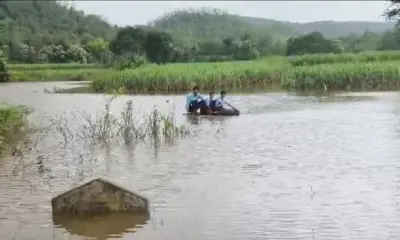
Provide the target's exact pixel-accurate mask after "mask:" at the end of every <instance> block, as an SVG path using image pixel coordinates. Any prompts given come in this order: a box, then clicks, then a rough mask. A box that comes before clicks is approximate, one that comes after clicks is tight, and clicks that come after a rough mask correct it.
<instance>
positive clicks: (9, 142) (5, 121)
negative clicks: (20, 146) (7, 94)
mask: <svg viewBox="0 0 400 240" xmlns="http://www.w3.org/2000/svg"><path fill="white" fill-rule="evenodd" d="M29 113H30V111H29V109H27V108H26V107H23V106H11V105H6V104H1V105H0V154H1V153H3V152H4V151H5V150H7V149H9V148H10V147H12V146H13V145H14V144H15V143H17V142H18V140H20V139H21V137H22V135H23V132H24V130H25V127H26V126H27V115H28V114H29Z"/></svg>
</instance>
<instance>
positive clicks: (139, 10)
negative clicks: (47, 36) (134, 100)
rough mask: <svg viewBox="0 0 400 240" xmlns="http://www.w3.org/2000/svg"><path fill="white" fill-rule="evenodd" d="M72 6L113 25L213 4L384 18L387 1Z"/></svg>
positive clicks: (313, 16)
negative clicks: (104, 19) (102, 18)
mask: <svg viewBox="0 0 400 240" xmlns="http://www.w3.org/2000/svg"><path fill="white" fill-rule="evenodd" d="M74 4H75V7H76V8H78V9H81V10H83V11H85V12H86V13H90V14H98V15H101V16H103V17H105V18H106V19H107V20H108V21H110V22H111V23H113V24H117V25H135V24H145V23H147V22H148V21H150V20H153V19H155V18H157V17H159V16H161V15H162V14H163V13H165V12H170V11H173V10H175V9H182V8H188V7H193V8H198V7H213V8H219V9H223V10H226V11H228V12H229V13H233V14H239V15H243V16H252V17H262V18H270V19H275V20H280V21H290V22H311V21H322V20H333V21H385V18H384V17H383V16H382V14H383V12H384V10H385V9H386V6H387V5H388V3H387V1H75V2H74Z"/></svg>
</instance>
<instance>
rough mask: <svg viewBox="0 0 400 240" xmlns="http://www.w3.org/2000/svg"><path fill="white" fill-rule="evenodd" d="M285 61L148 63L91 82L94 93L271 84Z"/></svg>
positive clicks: (108, 74)
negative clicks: (197, 86)
mask: <svg viewBox="0 0 400 240" xmlns="http://www.w3.org/2000/svg"><path fill="white" fill-rule="evenodd" d="M287 67H289V65H288V64H286V63H284V62H282V61H279V62H272V61H271V62H268V61H246V62H223V63H193V64H168V65H164V66H155V65H149V66H145V67H142V68H138V69H135V70H124V71H112V72H108V73H106V74H105V75H104V76H102V78H100V79H95V80H94V81H93V82H92V88H93V90H94V91H95V92H104V91H107V90H109V89H120V88H123V89H125V90H127V91H129V92H181V91H187V90H188V89H191V88H192V87H193V86H194V85H199V86H200V87H202V88H227V89H228V88H229V89H232V88H242V87H248V86H259V85H266V84H269V83H272V82H273V81H274V80H277V79H280V77H279V76H280V74H282V71H285V68H287Z"/></svg>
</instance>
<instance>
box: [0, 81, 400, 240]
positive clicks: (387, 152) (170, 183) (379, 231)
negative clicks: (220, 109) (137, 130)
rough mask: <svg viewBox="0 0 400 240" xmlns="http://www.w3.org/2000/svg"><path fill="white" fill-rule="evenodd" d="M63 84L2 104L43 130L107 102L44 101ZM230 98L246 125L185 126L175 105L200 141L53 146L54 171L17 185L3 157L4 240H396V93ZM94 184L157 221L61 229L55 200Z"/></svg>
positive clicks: (119, 218) (145, 105)
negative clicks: (138, 203) (124, 192)
mask: <svg viewBox="0 0 400 240" xmlns="http://www.w3.org/2000/svg"><path fill="white" fill-rule="evenodd" d="M56 85H57V86H58V87H62V85H61V84H59V83H57V84H56V83H45V84H43V83H40V84H39V83H23V84H2V85H0V101H5V102H8V103H15V104H25V105H28V106H30V107H32V108H34V109H35V112H34V114H33V115H32V121H35V122H36V123H40V122H41V120H42V119H43V117H45V116H52V115H56V114H62V113H63V114H65V115H67V116H68V115H71V114H69V113H71V112H76V111H85V112H87V113H92V114H95V113H96V111H97V109H98V108H99V107H102V103H103V102H104V96H103V95H99V94H97V95H94V94H93V95H90V94H50V93H44V89H45V88H48V89H51V88H53V87H54V86H56ZM64 85H65V84H64ZM71 86H76V85H71ZM173 98H174V96H160V95H158V96H121V97H119V98H117V99H116V100H115V102H114V106H113V107H114V108H113V109H115V111H116V113H118V112H119V111H120V110H121V108H122V106H123V104H124V103H125V102H126V101H127V100H132V101H133V105H134V109H138V110H140V111H143V112H144V111H147V110H150V109H151V108H152V107H153V105H155V104H156V105H158V106H159V107H160V108H165V109H166V108H167V106H166V101H167V100H173ZM228 98H229V100H231V101H230V102H231V103H232V104H233V105H234V106H236V107H237V108H238V109H240V110H241V116H238V117H213V118H210V117H198V118H194V117H187V116H184V115H182V113H183V110H184V102H183V100H184V98H183V95H182V96H176V97H175V101H176V103H177V106H176V107H177V111H176V117H177V121H178V122H179V123H186V124H188V125H189V127H190V128H192V129H195V130H196V131H197V134H196V136H194V137H189V138H186V139H178V140H176V141H173V142H167V143H163V144H157V145H152V144H140V145H132V146H125V145H123V144H120V145H112V146H109V147H93V148H82V147H81V146H79V145H75V146H73V147H72V146H71V147H68V148H63V147H57V148H56V147H51V146H53V145H52V144H51V143H52V142H54V141H55V139H52V136H49V139H47V140H46V141H44V143H43V144H42V145H41V151H43V152H45V153H46V158H45V160H44V162H45V167H46V169H47V171H45V172H38V170H37V168H36V167H35V166H32V167H29V168H26V170H25V171H24V172H22V173H20V174H18V175H17V176H13V174H12V171H13V168H14V166H15V159H12V158H5V159H0V192H1V194H0V239H2V240H3V239H24V240H33V239H88V238H92V239H119V238H121V239H144V240H150V239H151V240H156V239H171V240H175V239H193V240H197V239H199V240H200V239H205V240H211V239H215V240H217V239H218V240H225V239H226V240H235V239H238V240H239V239H240V240H242V239H328V240H330V239H332V240H340V239H364V240H367V239H371V240H378V239H385V240H387V239H399V238H400V228H399V227H398V222H399V221H400V205H399V204H400V163H399V159H400V150H399V146H400V93H396V92H385V93H369V94H365V93H363V94H356V93H352V94H343V93H341V94H337V95H331V96H313V95H306V94H301V95H300V94H287V93H263V94H246V95H233V96H229V95H228ZM71 121H72V120H71ZM46 146H48V148H47V149H46ZM95 177H104V178H106V179H110V180H112V181H113V182H116V183H118V184H120V185H122V186H124V187H126V188H129V189H132V190H133V191H136V192H138V193H140V194H142V195H144V196H146V197H147V198H148V199H149V200H150V204H151V215H150V216H136V217H131V216H126V215H112V216H108V217H106V218H105V217H99V218H96V219H92V220H89V219H74V220H71V219H57V218H54V219H53V217H52V213H51V205H50V200H51V198H52V197H54V196H56V195H58V194H59V193H61V192H63V191H65V190H68V189H70V188H71V187H74V186H77V185H79V184H81V183H83V182H86V181H88V180H91V179H93V178H95Z"/></svg>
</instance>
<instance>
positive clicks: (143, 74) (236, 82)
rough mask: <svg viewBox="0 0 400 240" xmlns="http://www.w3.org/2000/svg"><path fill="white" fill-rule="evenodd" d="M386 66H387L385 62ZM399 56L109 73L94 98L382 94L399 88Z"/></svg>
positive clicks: (331, 57)
mask: <svg viewBox="0 0 400 240" xmlns="http://www.w3.org/2000/svg"><path fill="white" fill-rule="evenodd" d="M382 60H384V61H385V62H383V61H382ZM399 61H400V52H384V53H382V52H368V53H359V54H353V53H342V54H309V55H302V56H299V57H269V58H266V59H261V60H257V61H235V62H224V63H221V62H220V63H190V64H188V63H187V64H182V63H181V64H168V65H161V66H158V65H154V64H153V65H146V66H144V67H142V68H138V69H135V70H125V71H110V72H108V73H107V74H104V75H102V77H101V78H98V79H94V81H93V82H92V83H91V86H92V88H93V90H94V91H95V92H104V91H106V92H107V91H110V90H120V89H123V90H124V92H170V93H171V92H183V91H188V89H191V88H192V87H193V86H194V85H198V86H200V87H201V88H202V89H235V88H246V87H265V86H269V85H277V84H278V85H279V84H280V85H281V86H282V87H283V88H289V89H291V88H293V89H303V90H304V89H310V90H325V91H328V90H346V89H349V90H350V89H377V90H379V89H381V90H387V89H391V88H393V87H400V81H399V79H400V71H399V67H398V66H399V64H400V62H399Z"/></svg>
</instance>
